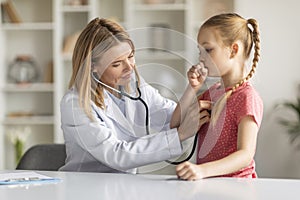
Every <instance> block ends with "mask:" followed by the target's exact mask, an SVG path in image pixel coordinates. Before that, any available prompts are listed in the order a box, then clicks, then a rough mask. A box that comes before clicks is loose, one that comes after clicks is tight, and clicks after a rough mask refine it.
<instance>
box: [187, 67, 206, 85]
mask: <svg viewBox="0 0 300 200" xmlns="http://www.w3.org/2000/svg"><path fill="white" fill-rule="evenodd" d="M207 74H208V70H207V68H206V67H204V64H203V62H200V63H199V64H197V65H193V66H192V67H191V68H190V69H189V71H188V72H187V77H188V79H189V83H190V85H191V87H192V88H193V89H195V90H196V91H198V90H199V89H200V88H201V86H202V85H203V83H204V81H205V79H206V77H207Z"/></svg>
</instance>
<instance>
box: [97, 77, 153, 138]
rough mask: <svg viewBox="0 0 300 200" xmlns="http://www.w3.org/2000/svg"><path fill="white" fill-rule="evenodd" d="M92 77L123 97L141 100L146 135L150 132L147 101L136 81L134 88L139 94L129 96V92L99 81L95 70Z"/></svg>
mask: <svg viewBox="0 0 300 200" xmlns="http://www.w3.org/2000/svg"><path fill="white" fill-rule="evenodd" d="M92 78H93V79H94V80H95V81H96V82H97V83H99V84H101V85H103V86H104V87H106V88H109V89H111V90H113V91H115V92H117V93H119V94H121V95H123V96H125V97H127V98H129V99H131V100H134V101H140V102H142V104H143V105H144V107H145V111H146V121H145V125H146V133H147V135H149V134H150V129H149V109H148V106H147V103H146V102H145V101H144V100H143V99H142V93H141V90H140V88H139V84H138V81H136V82H135V84H136V89H137V91H138V94H139V95H138V96H137V97H133V96H130V95H129V94H127V93H126V92H123V91H120V90H117V89H115V88H113V87H110V86H109V85H107V84H105V83H103V82H101V81H100V80H99V79H98V77H97V72H92Z"/></svg>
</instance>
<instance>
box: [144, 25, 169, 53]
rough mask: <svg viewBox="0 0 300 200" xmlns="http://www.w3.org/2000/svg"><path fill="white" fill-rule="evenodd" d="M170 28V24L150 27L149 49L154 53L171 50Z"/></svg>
mask: <svg viewBox="0 0 300 200" xmlns="http://www.w3.org/2000/svg"><path fill="white" fill-rule="evenodd" d="M169 29H170V27H169V25H168V24H163V23H155V24H151V25H150V32H149V36H150V37H149V48H150V49H151V50H153V51H157V50H158V51H169V50H170V35H169V31H170V30H169Z"/></svg>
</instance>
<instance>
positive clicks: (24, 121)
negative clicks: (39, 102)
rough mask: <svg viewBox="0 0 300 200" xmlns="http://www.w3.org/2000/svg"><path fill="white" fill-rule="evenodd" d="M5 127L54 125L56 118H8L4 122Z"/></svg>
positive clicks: (49, 116)
mask: <svg viewBox="0 0 300 200" xmlns="http://www.w3.org/2000/svg"><path fill="white" fill-rule="evenodd" d="M3 124H4V125H53V124H54V117H53V116H52V115H47V116H43V115H41V116H39V115H37V116H24V117H6V118H5V119H4V121H3Z"/></svg>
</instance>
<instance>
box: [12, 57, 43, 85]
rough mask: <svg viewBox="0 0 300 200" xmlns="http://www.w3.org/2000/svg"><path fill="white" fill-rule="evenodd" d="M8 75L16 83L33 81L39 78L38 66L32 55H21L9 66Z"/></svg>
mask: <svg viewBox="0 0 300 200" xmlns="http://www.w3.org/2000/svg"><path fill="white" fill-rule="evenodd" d="M8 76H9V78H11V79H12V80H13V81H14V82H16V83H32V82H35V81H36V80H37V79H38V76H39V73H38V68H37V67H36V64H35V62H34V60H33V58H32V57H31V56H27V55H19V56H17V57H16V58H15V60H14V61H13V62H12V64H11V65H10V66H9V71H8Z"/></svg>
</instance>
